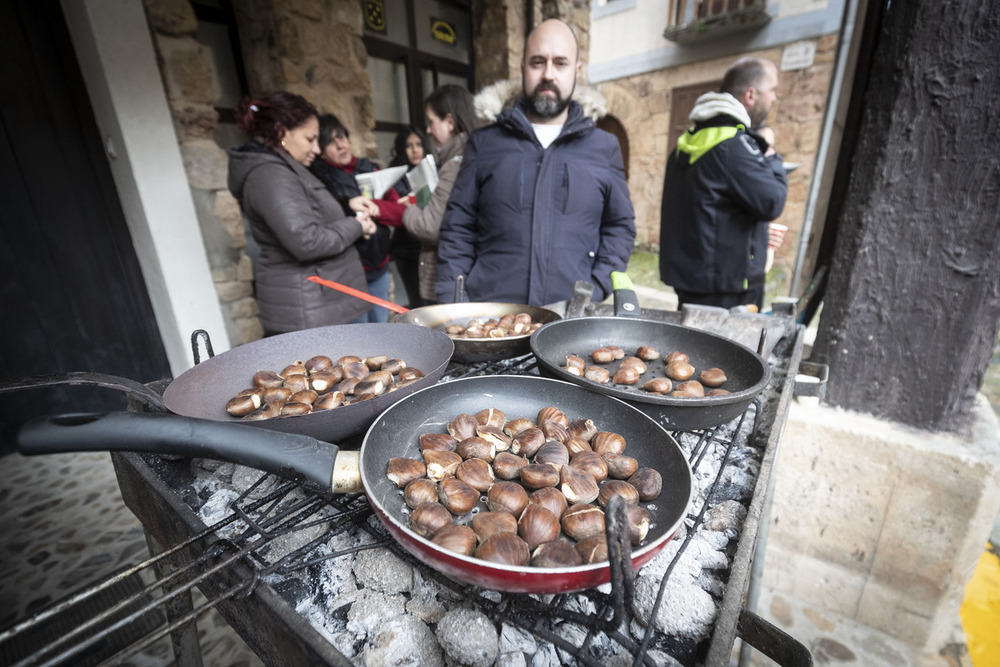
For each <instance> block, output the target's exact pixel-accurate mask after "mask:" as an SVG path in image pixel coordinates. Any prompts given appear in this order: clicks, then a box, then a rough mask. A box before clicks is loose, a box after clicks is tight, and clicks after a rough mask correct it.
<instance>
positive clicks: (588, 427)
mask: <svg viewBox="0 0 1000 667" xmlns="http://www.w3.org/2000/svg"><path fill="white" fill-rule="evenodd" d="M566 432H567V433H569V435H570V437H572V438H581V439H583V440H586V441H587V442H588V443H589V442H590V439H591V438H593V437H594V434H595V433H597V426H596V425H595V424H594V420H593V419H574V420H573V421H571V422H570V423H569V426H567V427H566Z"/></svg>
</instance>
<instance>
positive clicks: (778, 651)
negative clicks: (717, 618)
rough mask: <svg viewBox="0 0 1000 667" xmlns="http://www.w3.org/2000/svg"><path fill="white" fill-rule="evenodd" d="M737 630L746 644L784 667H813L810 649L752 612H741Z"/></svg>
mask: <svg viewBox="0 0 1000 667" xmlns="http://www.w3.org/2000/svg"><path fill="white" fill-rule="evenodd" d="M736 630H737V632H738V633H739V636H740V638H741V639H742V640H743V641H744V642H746V643H747V644H749V645H750V646H752V647H754V648H755V649H757V650H758V651H760V652H761V653H763V654H764V655H766V656H767V657H769V658H770V659H771V660H774V661H775V662H777V663H778V664H779V665H782V667H812V664H813V658H812V654H811V653H810V652H809V649H807V648H806V647H805V646H804V645H803V644H802V643H801V642H799V641H798V640H797V639H795V637H792V636H791V635H790V634H788V633H787V632H785V631H784V630H781V629H779V628H778V627H777V626H775V625H773V624H772V623H770V622H768V621H766V620H764V619H763V618H761V617H760V616H758V615H757V614H755V613H753V612H752V611H749V610H747V609H743V610H742V611H740V618H739V621H738V622H737V624H736ZM741 664H742V662H741Z"/></svg>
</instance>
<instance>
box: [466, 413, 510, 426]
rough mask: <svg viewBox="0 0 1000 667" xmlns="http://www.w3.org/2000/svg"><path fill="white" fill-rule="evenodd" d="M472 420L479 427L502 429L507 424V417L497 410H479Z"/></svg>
mask: <svg viewBox="0 0 1000 667" xmlns="http://www.w3.org/2000/svg"><path fill="white" fill-rule="evenodd" d="M473 418H475V420H476V422H477V423H478V424H479V425H481V426H495V427H496V428H498V429H502V428H503V425H504V424H506V423H507V415H505V414H504V413H503V412H502V411H501V410H499V409H497V408H487V409H485V410H480V411H479V412H477V413H476V414H474V415H473Z"/></svg>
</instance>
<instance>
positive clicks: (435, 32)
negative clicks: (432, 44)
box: [431, 18, 458, 44]
mask: <svg viewBox="0 0 1000 667" xmlns="http://www.w3.org/2000/svg"><path fill="white" fill-rule="evenodd" d="M431 37H433V38H434V39H436V40H437V41H439V42H444V43H445V44H454V43H455V42H456V41H457V40H458V37H456V36H455V26H453V25H452V24H450V23H448V22H447V21H444V20H442V19H435V18H432V19H431Z"/></svg>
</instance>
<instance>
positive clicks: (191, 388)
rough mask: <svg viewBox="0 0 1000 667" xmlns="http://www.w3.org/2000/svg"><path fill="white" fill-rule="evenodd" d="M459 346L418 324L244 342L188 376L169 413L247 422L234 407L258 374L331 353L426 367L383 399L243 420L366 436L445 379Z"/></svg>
mask: <svg viewBox="0 0 1000 667" xmlns="http://www.w3.org/2000/svg"><path fill="white" fill-rule="evenodd" d="M454 349H455V346H454V344H453V343H452V342H451V339H449V338H448V336H447V334H445V333H443V332H441V331H434V330H433V329H427V328H424V327H418V326H414V325H408V326H401V325H398V324H344V325H338V326H330V327H319V328H315V329H305V330H302V331H295V332H292V333H286V334H281V335H278V336H271V337H270V338H263V339H261V340H257V341H254V342H252V343H247V344H245V345H240V346H239V347H234V348H233V349H231V350H229V351H227V352H223V353H222V354H218V355H216V356H214V357H212V358H211V359H207V360H206V361H203V362H201V363H200V364H197V365H196V366H194V367H193V368H190V369H189V370H187V371H185V372H184V373H182V374H181V375H180V376H179V377H178V378H177V379H176V380H174V381H173V382H171V383H170V385H168V386H167V388H166V390H165V391H164V392H163V402H164V403H165V404H166V406H167V409H169V410H170V411H171V412H174V413H176V414H178V415H183V416H185V417H197V418H199V419H211V420H215V421H222V422H239V420H238V419H236V418H235V417H232V416H230V415H229V413H227V412H226V402H227V401H228V400H229V399H230V398H232V397H233V396H235V395H236V393H237V392H239V391H240V390H242V389H245V388H247V387H249V386H250V385H251V378H253V375H254V373H256V372H257V371H258V370H272V371H275V372H277V371H280V370H281V369H283V368H284V367H285V366H288V365H289V364H291V363H293V362H295V361H296V360H301V361H305V360H306V359H309V358H310V357H314V356H316V355H319V354H325V355H326V356H328V357H331V358H332V359H333V360H334V361H336V360H337V359H338V358H340V357H342V356H345V355H355V356H359V357H372V356H377V355H381V354H384V355H387V356H388V357H389V358H390V359H393V358H395V359H402V360H403V361H405V362H406V365H407V366H410V367H414V368H419V369H420V370H421V371H423V372H424V377H422V378H420V379H419V380H418V381H417V382H414V383H413V384H410V385H407V386H406V387H403V388H401V389H397V390H395V391H391V392H387V393H385V394H382V395H381V396H378V397H376V398H373V399H370V400H367V401H362V402H360V403H355V404H353V405H343V406H340V407H338V408H334V409H332V410H325V411H322V412H314V413H310V414H307V415H301V416H298V417H281V418H278V419H269V420H266V421H255V422H243V423H245V424H250V425H252V426H255V427H257V428H263V429H267V430H270V431H280V432H283V433H302V434H305V435H309V436H312V437H314V438H317V439H319V440H326V441H331V442H332V441H335V440H341V439H343V438H346V437H348V436H351V435H355V434H357V433H362V432H364V430H365V429H366V428H368V426H369V425H370V424H371V423H372V422H373V421H375V418H376V417H377V416H378V415H379V414H380V413H381V412H382V411H383V410H385V409H386V408H387V407H389V406H390V405H392V404H393V403H395V402H396V401H398V400H400V399H401V398H403V397H404V396H408V395H409V394H412V393H413V392H415V391H417V390H419V389H422V388H423V387H427V386H430V385H432V384H434V383H435V382H437V381H438V380H439V379H440V378H441V376H442V375H443V374H444V370H445V368H446V367H447V365H448V361H449V360H450V359H451V355H452V352H453V351H454Z"/></svg>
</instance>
